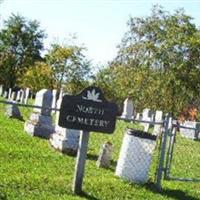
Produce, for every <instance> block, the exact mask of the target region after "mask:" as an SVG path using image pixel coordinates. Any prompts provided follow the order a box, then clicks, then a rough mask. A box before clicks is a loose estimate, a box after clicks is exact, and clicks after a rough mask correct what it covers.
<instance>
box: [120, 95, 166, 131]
mask: <svg viewBox="0 0 200 200" xmlns="http://www.w3.org/2000/svg"><path fill="white" fill-rule="evenodd" d="M163 117H164V116H163V112H162V111H160V110H157V111H156V112H153V111H151V110H150V109H149V108H145V109H144V110H143V112H142V114H140V113H136V111H135V109H134V105H133V101H132V100H131V99H130V98H127V99H126V100H125V101H124V107H123V113H122V115H121V118H124V119H135V120H141V121H148V122H150V123H140V124H141V125H142V126H143V127H144V131H145V132H148V130H149V127H150V125H151V122H162V120H163ZM161 127H162V125H159V124H158V125H154V130H153V135H158V134H159V133H160V132H161Z"/></svg>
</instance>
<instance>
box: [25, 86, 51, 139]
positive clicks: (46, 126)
mask: <svg viewBox="0 0 200 200" xmlns="http://www.w3.org/2000/svg"><path fill="white" fill-rule="evenodd" d="M52 98H53V96H52V92H51V91H50V90H47V89H42V90H40V91H39V92H37V94H36V99H35V106H40V107H42V109H40V108H34V109H33V113H32V114H31V116H30V119H29V120H28V121H26V122H25V125H24V130H25V131H26V132H27V133H29V134H30V135H32V136H39V137H43V138H49V137H50V135H51V134H52V133H53V132H54V127H53V126H52V117H51V110H50V108H51V105H52Z"/></svg>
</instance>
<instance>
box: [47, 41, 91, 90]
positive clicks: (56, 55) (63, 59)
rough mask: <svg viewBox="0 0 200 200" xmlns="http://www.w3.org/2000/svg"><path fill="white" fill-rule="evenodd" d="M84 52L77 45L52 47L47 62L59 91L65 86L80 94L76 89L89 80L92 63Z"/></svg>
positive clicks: (54, 45)
mask: <svg viewBox="0 0 200 200" xmlns="http://www.w3.org/2000/svg"><path fill="white" fill-rule="evenodd" d="M83 51H84V48H82V47H79V46H76V45H74V46H61V45H58V44H53V45H52V48H51V49H50V51H49V53H48V54H47V55H46V60H47V63H48V64H49V65H50V66H51V67H52V71H53V76H54V78H55V80H56V88H57V89H60V88H61V87H62V86H63V85H65V87H66V88H71V89H70V91H71V92H73V93H74V92H78V91H76V89H75V88H76V87H77V88H80V85H81V84H80V83H81V82H84V81H86V80H87V79H88V77H89V76H90V73H91V69H90V62H89V61H88V60H87V59H86V57H85V56H84V54H83ZM67 85H68V86H67ZM83 85H84V84H83ZM75 86H76V87H75ZM77 90H78V89H77Z"/></svg>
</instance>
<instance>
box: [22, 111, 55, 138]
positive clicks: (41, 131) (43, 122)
mask: <svg viewBox="0 0 200 200" xmlns="http://www.w3.org/2000/svg"><path fill="white" fill-rule="evenodd" d="M24 130H25V131H26V132H27V133H28V134H30V135H31V136H38V137H42V138H46V139H49V137H50V135H51V134H52V133H53V132H54V127H53V126H52V119H51V117H50V116H43V115H40V114H38V113H32V114H31V117H30V120H28V121H26V122H25V124H24Z"/></svg>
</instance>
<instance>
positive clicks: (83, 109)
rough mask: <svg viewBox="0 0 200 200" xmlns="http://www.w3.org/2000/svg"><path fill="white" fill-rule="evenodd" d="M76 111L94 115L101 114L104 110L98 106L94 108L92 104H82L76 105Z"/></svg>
mask: <svg viewBox="0 0 200 200" xmlns="http://www.w3.org/2000/svg"><path fill="white" fill-rule="evenodd" d="M76 112H83V113H87V114H94V115H103V114H104V110H103V109H100V108H94V107H92V106H89V107H87V106H83V105H77V109H76Z"/></svg>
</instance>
